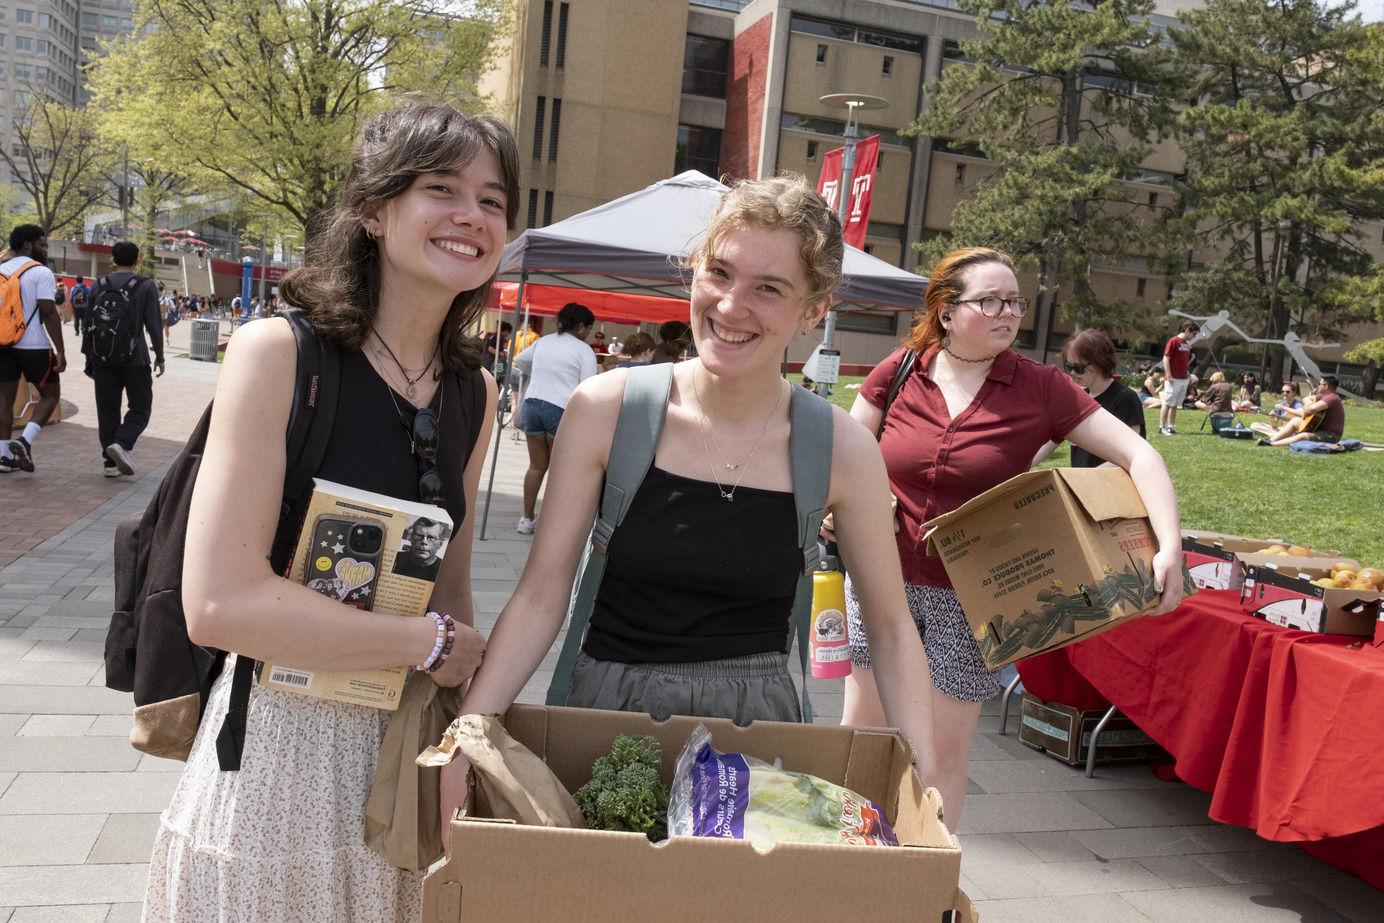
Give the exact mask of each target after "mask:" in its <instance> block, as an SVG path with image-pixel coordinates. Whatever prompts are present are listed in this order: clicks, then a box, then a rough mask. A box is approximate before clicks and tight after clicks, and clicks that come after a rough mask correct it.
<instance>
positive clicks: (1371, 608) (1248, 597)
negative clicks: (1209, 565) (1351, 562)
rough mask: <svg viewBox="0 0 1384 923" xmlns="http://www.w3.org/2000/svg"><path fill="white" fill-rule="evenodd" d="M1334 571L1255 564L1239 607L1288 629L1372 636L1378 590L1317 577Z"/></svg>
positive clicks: (1241, 593)
mask: <svg viewBox="0 0 1384 923" xmlns="http://www.w3.org/2000/svg"><path fill="white" fill-rule="evenodd" d="M1330 576H1331V572H1330V571H1329V570H1323V569H1320V568H1301V567H1298V566H1297V565H1296V564H1295V563H1294V564H1290V565H1288V566H1287V567H1284V568H1280V567H1275V566H1274V565H1271V564H1266V565H1259V564H1251V565H1249V567H1248V568H1247V570H1246V572H1245V585H1244V587H1243V588H1242V589H1241V591H1240V607H1241V608H1242V609H1244V610H1245V611H1246V612H1248V613H1249V614H1250V615H1253V616H1255V617H1256V618H1261V619H1264V620H1265V621H1267V622H1270V623H1272V624H1274V625H1282V626H1283V627H1284V628H1297V629H1300V630H1302V631H1315V632H1318V633H1321V634H1333V635H1355V636H1358V637H1367V638H1370V637H1373V636H1374V633H1375V623H1376V621H1377V620H1378V618H1379V611H1380V592H1379V591H1378V590H1374V589H1351V588H1349V587H1345V588H1340V587H1328V586H1321V585H1319V584H1317V583H1314V582H1313V581H1315V580H1326V579H1327V578H1329V577H1330Z"/></svg>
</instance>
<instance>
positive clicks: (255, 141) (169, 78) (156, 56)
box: [91, 0, 504, 234]
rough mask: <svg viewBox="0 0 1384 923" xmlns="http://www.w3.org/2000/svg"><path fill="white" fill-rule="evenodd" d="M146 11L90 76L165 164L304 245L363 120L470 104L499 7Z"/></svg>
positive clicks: (157, 7) (204, 5) (309, 1)
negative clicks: (247, 205)
mask: <svg viewBox="0 0 1384 923" xmlns="http://www.w3.org/2000/svg"><path fill="white" fill-rule="evenodd" d="M455 8H456V7H455V4H452V3H450V2H447V0H412V2H409V3H397V2H394V0H292V2H287V0H148V2H146V3H143V4H141V6H140V8H139V15H138V20H137V23H136V29H135V31H134V32H133V33H131V35H130V36H128V37H126V38H124V39H121V40H118V41H117V42H115V43H114V44H113V45H112V46H111V48H110V49H109V53H108V54H107V55H105V56H104V57H103V58H101V59H100V60H98V61H97V62H96V64H95V65H94V66H93V69H92V73H91V86H92V89H93V92H94V94H95V98H96V101H97V104H98V105H99V106H100V107H101V108H102V109H103V110H104V112H105V113H106V117H107V119H108V120H110V121H112V122H114V123H118V125H119V126H120V130H122V131H124V132H127V133H129V134H131V135H134V136H138V138H139V139H140V142H141V144H142V145H143V146H144V147H145V148H146V149H147V150H149V151H150V152H152V154H153V156H154V157H155V158H156V159H157V161H158V162H159V163H160V165H161V166H162V167H163V168H165V169H167V170H169V171H171V172H173V173H177V174H180V175H183V176H186V177H188V178H190V179H191V180H192V181H193V182H195V183H197V184H199V185H200V186H202V187H204V188H207V189H220V190H224V191H227V192H237V193H239V194H240V195H241V196H245V197H248V198H250V199H252V200H254V201H256V202H258V203H259V206H260V208H261V209H263V210H265V211H271V212H273V213H276V214H277V215H279V216H281V217H282V218H285V219H287V220H288V221H289V222H290V223H291V224H293V225H294V226H296V228H297V230H298V231H299V232H300V233H304V234H311V231H312V226H313V221H314V219H315V218H316V217H317V216H319V215H321V214H322V213H323V212H324V211H325V210H326V209H327V208H328V207H329V206H330V205H331V204H332V203H333V201H334V200H335V197H336V194H337V192H338V190H339V188H340V186H341V183H342V182H343V180H344V178H345V175H346V170H347V167H348V165H349V160H350V150H351V143H352V140H353V139H354V138H355V136H356V134H357V133H358V131H359V129H360V127H361V125H362V124H363V122H364V121H365V120H366V119H367V118H369V117H370V116H371V115H372V114H374V113H375V112H376V111H378V110H379V109H381V108H382V107H384V106H385V105H386V104H387V103H388V101H389V100H390V99H392V98H395V97H397V96H398V95H400V94H402V93H406V92H410V91H426V92H428V93H429V94H431V95H435V96H443V97H447V98H452V99H467V98H470V99H474V94H475V83H476V80H477V78H478V76H479V74H480V73H481V72H482V71H483V69H484V68H485V66H486V65H487V63H488V61H489V55H490V54H491V51H490V49H491V48H492V47H493V44H492V41H491V39H492V37H493V35H494V34H495V32H496V31H497V30H498V29H499V28H501V26H502V23H503V21H504V15H503V13H504V8H503V5H502V0H476V2H474V3H471V4H470V5H469V12H468V15H466V16H464V17H458V16H455V15H451V13H450V12H449V11H450V10H454V9H455Z"/></svg>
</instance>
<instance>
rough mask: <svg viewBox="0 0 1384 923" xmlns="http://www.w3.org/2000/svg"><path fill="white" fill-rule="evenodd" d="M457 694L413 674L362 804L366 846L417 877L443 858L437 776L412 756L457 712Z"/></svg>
mask: <svg viewBox="0 0 1384 923" xmlns="http://www.w3.org/2000/svg"><path fill="white" fill-rule="evenodd" d="M461 692H462V690H461V689H443V688H442V687H440V686H438V685H437V683H434V682H433V681H432V679H431V678H430V677H428V675H427V674H426V673H421V672H419V673H414V674H413V675H412V676H410V677H409V679H408V682H407V683H405V684H404V691H403V693H402V694H401V695H400V696H399V708H398V710H397V711H395V712H394V715H393V717H392V718H390V721H389V728H388V729H387V730H386V731H385V735H384V742H383V743H382V744H381V745H380V761H379V763H378V764H376V766H375V779H374V782H373V783H372V784H371V786H370V799H369V800H368V801H367V802H366V803H365V845H367V846H369V847H370V848H371V849H373V850H374V851H375V852H377V853H379V854H380V855H381V856H383V857H384V858H385V861H387V862H388V863H389V864H390V865H392V866H394V867H395V868H400V869H406V870H408V871H414V872H416V871H422V870H425V869H427V867H428V866H429V865H431V864H432V863H433V862H435V861H437V860H438V859H440V858H441V857H442V830H441V825H440V821H439V819H438V818H439V812H440V811H441V796H440V795H439V793H438V791H439V785H440V777H439V773H440V772H441V770H438V769H428V768H424V767H423V766H422V764H420V763H418V762H417V756H418V752H419V751H420V750H421V749H423V748H424V747H426V746H428V744H430V743H431V742H432V741H435V740H437V739H438V738H439V737H441V736H442V732H443V731H444V730H445V729H446V727H447V725H448V724H449V723H450V722H451V720H452V716H453V715H455V714H456V713H457V712H458V711H460V710H461Z"/></svg>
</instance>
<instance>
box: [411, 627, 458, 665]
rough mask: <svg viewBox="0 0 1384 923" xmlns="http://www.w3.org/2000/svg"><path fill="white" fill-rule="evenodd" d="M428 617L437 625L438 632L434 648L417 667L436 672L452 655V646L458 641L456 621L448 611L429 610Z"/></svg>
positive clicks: (434, 640)
mask: <svg viewBox="0 0 1384 923" xmlns="http://www.w3.org/2000/svg"><path fill="white" fill-rule="evenodd" d="M426 617H427V618H430V619H432V620H433V624H435V625H436V626H437V634H436V636H435V637H434V638H433V646H432V650H431V651H429V652H428V656H427V657H425V658H424V659H423V662H422V663H420V664H418V666H417V667H416V668H415V669H418V670H426V671H428V672H429V673H436V672H437V671H438V670H439V669H441V667H442V665H443V664H444V663H446V662H447V658H448V657H449V656H451V653H452V646H453V644H454V643H455V642H456V622H455V621H453V619H452V617H451V616H450V615H449V614H447V613H446V612H429V613H428V614H427V616H426Z"/></svg>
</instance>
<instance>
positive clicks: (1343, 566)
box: [1331, 561, 1355, 577]
mask: <svg viewBox="0 0 1384 923" xmlns="http://www.w3.org/2000/svg"><path fill="white" fill-rule="evenodd" d="M1340 570H1355V565H1354V564H1352V563H1350V562H1349V561H1337V562H1336V563H1335V564H1332V565H1331V576H1333V577H1334V576H1336V572H1337V571H1340Z"/></svg>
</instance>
